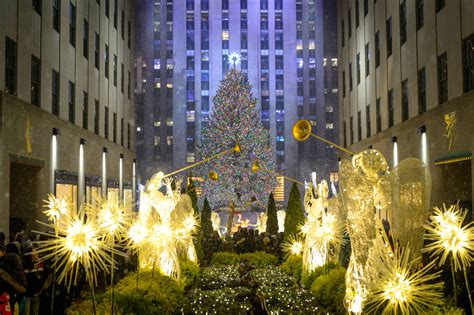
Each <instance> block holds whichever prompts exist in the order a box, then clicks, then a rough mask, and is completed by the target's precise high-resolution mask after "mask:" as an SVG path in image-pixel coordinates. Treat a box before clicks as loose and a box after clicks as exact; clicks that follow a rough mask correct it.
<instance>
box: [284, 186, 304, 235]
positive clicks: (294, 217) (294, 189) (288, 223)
mask: <svg viewBox="0 0 474 315" xmlns="http://www.w3.org/2000/svg"><path fill="white" fill-rule="evenodd" d="M304 221H305V216H304V212H303V205H302V204H301V197H300V191H299V190H298V186H296V183H293V185H292V186H291V191H290V198H289V199H288V205H287V207H286V216H285V238H284V240H285V241H288V240H289V239H290V237H291V236H292V235H293V236H296V235H297V234H298V232H299V231H298V228H299V227H300V226H301V225H303V224H304Z"/></svg>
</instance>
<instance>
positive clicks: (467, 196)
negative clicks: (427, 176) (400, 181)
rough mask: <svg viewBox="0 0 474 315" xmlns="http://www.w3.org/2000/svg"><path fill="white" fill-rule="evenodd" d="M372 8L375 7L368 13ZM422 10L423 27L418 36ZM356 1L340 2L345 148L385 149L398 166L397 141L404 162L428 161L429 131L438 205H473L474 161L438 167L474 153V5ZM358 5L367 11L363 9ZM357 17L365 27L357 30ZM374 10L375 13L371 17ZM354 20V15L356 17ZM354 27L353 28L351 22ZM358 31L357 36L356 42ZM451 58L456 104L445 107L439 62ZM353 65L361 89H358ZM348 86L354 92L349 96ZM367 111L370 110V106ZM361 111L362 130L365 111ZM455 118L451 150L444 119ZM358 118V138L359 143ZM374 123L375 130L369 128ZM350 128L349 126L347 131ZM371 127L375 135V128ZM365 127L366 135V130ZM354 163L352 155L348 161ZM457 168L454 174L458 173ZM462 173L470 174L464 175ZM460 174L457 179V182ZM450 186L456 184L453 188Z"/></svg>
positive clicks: (451, 98) (451, 95) (463, 1)
mask: <svg viewBox="0 0 474 315" xmlns="http://www.w3.org/2000/svg"><path fill="white" fill-rule="evenodd" d="M365 3H367V4H368V7H367V9H366V8H365V7H364V6H365ZM403 3H405V5H406V34H407V38H406V42H404V43H402V42H401V27H400V23H401V13H400V12H401V6H402V4H403ZM417 3H423V9H422V10H418V17H419V15H420V12H421V13H422V15H423V25H422V26H421V27H419V28H418V30H417V8H416V5H417ZM436 3H437V1H420V2H418V1H414V0H413V1H412V0H406V1H391V0H378V1H363V0H359V1H348V0H338V29H339V31H338V47H339V49H338V50H339V82H341V83H340V90H341V93H339V103H340V105H339V108H340V115H339V118H340V133H339V135H340V136H339V137H340V143H343V144H345V145H346V146H347V147H348V148H350V149H351V150H354V151H356V152H357V151H360V150H364V149H367V148H368V147H369V146H373V148H375V149H378V150H381V151H382V153H383V154H384V156H385V157H386V159H387V161H389V165H390V167H393V166H394V165H393V143H392V137H396V138H397V145H398V154H399V161H400V160H402V159H404V158H407V157H416V158H421V142H420V141H421V140H420V139H421V136H420V134H419V133H418V134H417V130H418V128H419V127H421V126H425V127H426V130H427V139H428V147H427V154H428V161H427V162H428V165H429V167H430V170H431V174H432V176H433V193H432V198H431V201H432V205H433V206H434V205H439V204H440V203H442V202H454V201H455V200H458V199H460V200H465V201H468V202H470V203H471V206H472V193H473V191H472V187H473V185H472V168H473V167H472V162H471V160H468V161H465V162H460V163H453V164H446V165H444V166H438V165H435V164H434V163H435V160H436V159H440V158H442V157H443V156H449V155H450V154H456V153H459V152H462V151H465V152H467V153H470V154H472V152H473V149H474V145H473V138H474V137H473V131H474V130H473V129H472V126H473V124H472V120H473V119H474V112H473V108H474V94H473V93H474V92H472V91H470V92H468V91H466V93H465V88H464V81H463V78H464V73H463V72H464V68H463V66H464V65H463V53H462V51H463V50H462V49H463V41H465V40H466V38H468V37H470V36H473V34H474V2H473V1H470V0H455V1H444V6H443V7H440V8H438V7H436ZM356 4H358V5H359V7H358V8H357V7H356ZM356 11H358V14H359V26H356ZM365 12H367V14H365ZM349 15H350V17H349ZM389 18H391V21H392V54H391V55H390V56H388V54H387V38H386V37H387V36H386V35H387V32H386V28H387V21H388V20H389ZM349 21H350V23H349ZM377 32H379V44H380V65H379V66H376V39H375V37H376V33H377ZM350 33H351V36H349V35H350ZM367 44H368V47H369V54H368V55H369V60H368V61H369V73H366V45H367ZM443 53H446V54H447V72H448V89H447V90H448V98H447V101H446V102H440V101H439V88H440V87H439V74H438V66H439V62H438V56H440V55H442V54H443ZM358 54H360V77H361V79H360V83H359V84H358V83H357V55H358ZM349 65H352V70H351V71H352V80H353V88H352V90H351V89H350V82H349V80H350V78H349V73H350V70H349ZM423 68H424V69H425V77H426V112H423V111H421V112H420V111H419V105H420V99H419V86H418V73H419V70H421V69H423ZM404 80H407V82H408V85H407V86H408V119H406V120H405V121H403V119H402V115H403V113H402V81H404ZM344 85H345V90H346V93H345V94H344V93H342V90H343V86H344ZM392 89H393V95H394V97H393V100H394V103H393V110H394V115H393V122H394V123H393V126H389V112H388V91H390V90H392ZM377 99H380V104H381V106H380V118H381V130H377V112H376V103H377ZM367 105H370V107H368V106H367ZM367 110H369V113H367ZM359 111H360V113H361V123H360V128H359V124H358V112H359ZM451 112H455V113H456V117H457V125H456V131H457V140H456V142H455V144H454V145H453V147H452V148H451V150H449V148H448V146H447V138H446V137H445V133H446V131H445V127H446V125H445V122H444V115H445V114H447V113H451ZM351 117H352V120H353V128H352V133H353V139H351V126H350V121H351ZM367 120H369V121H370V124H368V123H367ZM344 125H345V126H346V127H345V128H344ZM369 127H370V130H368V128H369ZM359 129H360V130H359ZM344 158H348V156H344ZM451 167H452V168H451ZM459 169H461V170H463V171H461V172H458V171H459ZM455 176H456V178H454V177H455ZM448 183H449V184H448Z"/></svg>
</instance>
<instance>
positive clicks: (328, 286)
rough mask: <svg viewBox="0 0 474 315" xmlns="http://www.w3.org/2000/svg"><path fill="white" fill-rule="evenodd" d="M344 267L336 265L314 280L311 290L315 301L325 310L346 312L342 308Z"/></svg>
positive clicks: (344, 287)
mask: <svg viewBox="0 0 474 315" xmlns="http://www.w3.org/2000/svg"><path fill="white" fill-rule="evenodd" d="M345 275H346V269H344V268H342V267H337V268H334V269H332V270H330V271H329V273H328V274H323V275H321V276H319V277H317V278H316V280H314V282H313V284H312V285H311V292H312V293H313V295H314V297H315V298H316V302H317V304H318V305H320V306H321V307H322V308H324V310H325V311H326V312H329V313H331V314H346V309H345V308H344V296H345V294H346V284H345Z"/></svg>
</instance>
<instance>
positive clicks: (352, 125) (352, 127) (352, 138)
mask: <svg viewBox="0 0 474 315" xmlns="http://www.w3.org/2000/svg"><path fill="white" fill-rule="evenodd" d="M349 124H350V126H349V129H350V130H349V131H350V140H351V145H352V144H354V117H352V116H351V119H350V121H349Z"/></svg>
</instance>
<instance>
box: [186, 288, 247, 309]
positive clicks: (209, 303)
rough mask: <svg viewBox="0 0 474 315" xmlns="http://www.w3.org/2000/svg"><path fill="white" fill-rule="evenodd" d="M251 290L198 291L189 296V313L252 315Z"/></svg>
mask: <svg viewBox="0 0 474 315" xmlns="http://www.w3.org/2000/svg"><path fill="white" fill-rule="evenodd" d="M250 293H251V292H250V290H249V289H247V288H243V287H237V288H222V289H218V290H200V289H196V290H193V291H191V292H190V294H189V310H188V313H194V314H241V313H244V314H245V312H248V313H250V311H251V310H252V304H251V302H250Z"/></svg>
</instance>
